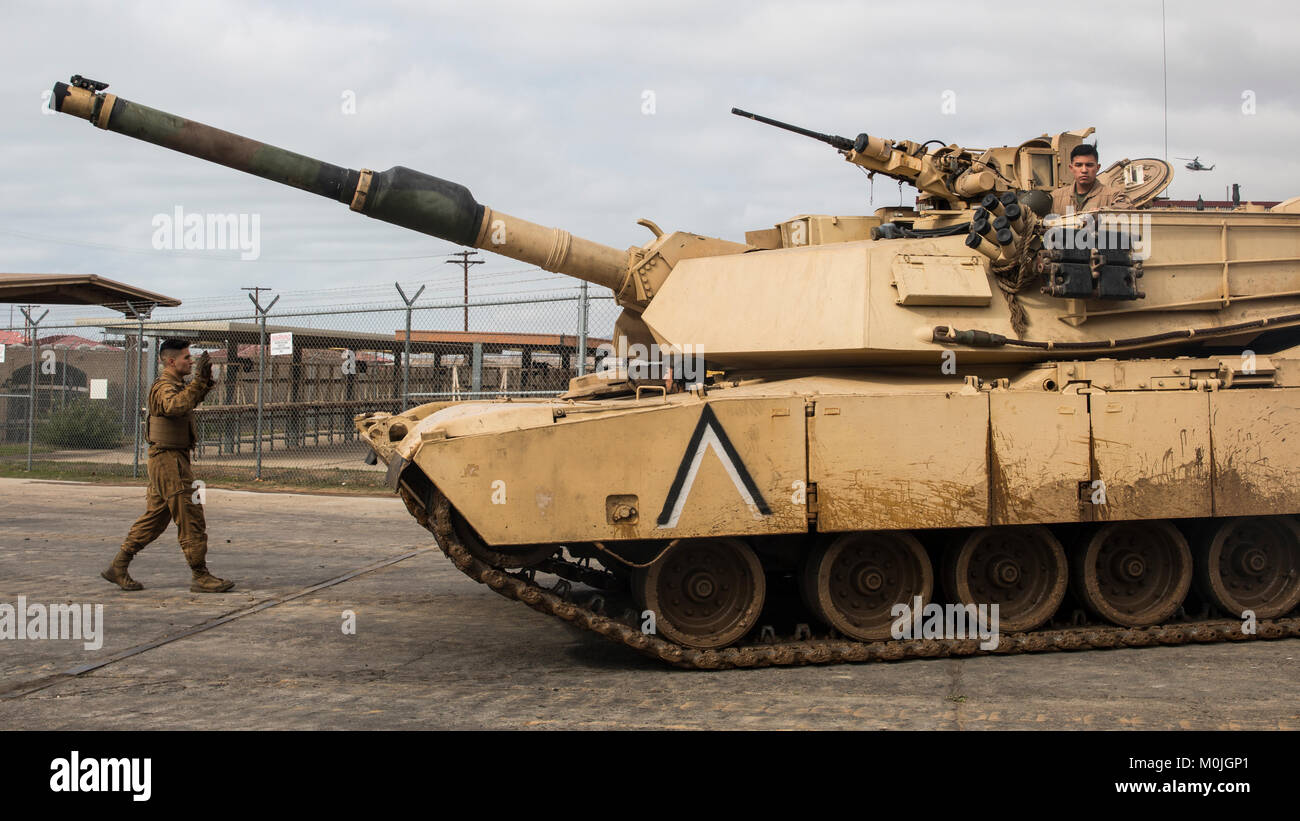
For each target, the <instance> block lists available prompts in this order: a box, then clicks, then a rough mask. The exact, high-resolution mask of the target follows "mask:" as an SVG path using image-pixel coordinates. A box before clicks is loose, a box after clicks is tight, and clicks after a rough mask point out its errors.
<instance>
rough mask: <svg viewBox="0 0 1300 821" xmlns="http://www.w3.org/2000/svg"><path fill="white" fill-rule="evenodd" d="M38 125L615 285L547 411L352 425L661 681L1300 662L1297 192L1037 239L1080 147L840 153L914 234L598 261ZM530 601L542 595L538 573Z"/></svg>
mask: <svg viewBox="0 0 1300 821" xmlns="http://www.w3.org/2000/svg"><path fill="white" fill-rule="evenodd" d="M53 105H54V107H55V108H56V109H57V110H59V111H63V112H65V113H68V114H73V115H76V116H79V117H82V118H84V119H88V120H89V121H90V122H91V123H92V124H94V125H96V126H98V127H99V128H102V129H107V130H109V131H116V132H118V133H121V134H125V135H127V136H131V137H135V138H137V139H141V140H145V141H148V142H152V143H155V144H157V145H161V146H164V147H166V148H171V149H174V150H177V151H181V152H184V153H187V154H191V155H193V156H196V157H199V158H201V159H206V160H209V161H212V162H217V163H220V164H223V165H227V166H229V167H231V168H235V169H237V170H240V171H245V172H248V173H251V174H256V175H258V176H261V177H264V178H266V179H270V180H275V181H277V182H282V183H285V184H287V185H292V186H295V187H297V188H302V189H304V190H306V191H310V192H313V193H316V194H320V195H322V196H327V197H331V198H333V199H336V200H338V201H339V202H341V203H344V204H346V205H348V206H349V207H350V208H351V209H352V210H354V211H359V212H361V213H362V214H365V215H366V216H369V217H373V218H375V219H380V220H384V221H387V222H391V223H394V224H397V225H401V226H404V227H407V228H410V229H412V230H415V231H420V232H423V233H426V234H430V235H432V236H436V237H440V238H442V239H445V240H448V241H451V242H455V243H459V244H461V245H467V246H473V247H475V248H482V249H485V250H490V251H495V252H497V253H500V254H503V255H505V256H508V257H512V258H514V259H518V260H523V261H525V262H528V263H531V264H534V265H537V266H540V267H542V268H544V269H546V270H548V271H557V272H560V273H564V274H568V275H570V276H574V277H577V278H580V279H583V280H587V281H588V282H592V283H595V284H598V285H603V286H606V287H608V288H610V289H611V290H612V291H613V292H614V294H615V296H616V298H617V300H618V303H619V304H620V305H621V306H622V308H623V313H622V315H621V317H620V318H619V320H618V322H617V323H616V326H615V340H614V354H613V355H611V356H609V357H607V358H606V359H605V360H604V361H602V362H601V367H600V368H599V370H598V372H596V373H592V374H588V375H586V376H582V377H578V378H575V379H573V380H572V382H571V384H570V388H569V391H568V392H567V393H566V394H564V395H562V396H559V397H556V398H550V399H540V400H518V399H511V400H505V401H482V402H477V401H476V402H459V403H434V404H428V405H423V406H420V407H417V408H413V409H411V410H409V411H407V412H405V413H401V414H388V413H372V414H367V415H363V416H360V417H358V418H357V420H356V426H357V428H358V430H359V431H360V432H361V433H362V435H363V436H364V438H365V440H366V441H367V442H368V443H369V445H370V447H371V448H372V449H373V451H374V453H375V454H376V455H377V457H378V458H379V459H381V460H382V461H383V462H385V463H386V464H387V466H388V479H389V482H390V484H391V486H392V487H393V488H394V490H395V491H396V492H398V493H400V494H401V496H402V498H403V499H404V500H405V503H406V505H407V507H408V508H409V510H410V511H411V513H412V515H414V516H415V518H416V519H417V520H418V521H419V522H420V523H421V524H423V525H425V526H426V527H427V528H429V529H430V530H431V531H432V532H433V533H434V535H435V536H436V538H437V540H438V543H439V545H440V546H441V548H442V549H443V550H444V552H446V553H447V555H448V556H449V557H450V558H451V559H452V561H453V562H454V563H455V564H456V566H457V567H458V568H460V569H461V570H462V571H464V572H465V573H466V574H467V575H469V576H470V577H472V578H474V579H475V580H477V581H479V582H482V583H485V584H487V585H489V586H490V587H491V588H492V589H494V590H496V591H497V592H499V593H501V594H502V595H504V596H507V597H509V598H513V599H517V600H519V601H522V602H524V603H526V604H528V605H529V606H531V607H533V608H535V609H538V610H541V611H543V612H547V613H550V614H552V615H555V616H557V617H559V618H562V619H565V620H567V621H570V622H573V623H575V624H577V625H579V626H581V627H584V628H586V629H589V630H592V631H594V632H597V633H600V634H602V635H604V636H606V637H609V638H611V639H613V640H615V641H620V642H623V643H625V644H627V645H628V646H630V647H633V648H636V649H637V650H640V651H642V652H646V653H649V654H651V655H654V656H656V657H658V658H661V659H664V660H665V661H668V662H671V663H673V664H677V665H681V666H694V667H727V666H756V665H767V664H796V663H817V662H830V661H857V660H867V659H895V658H906V657H911V656H938V655H954V654H970V653H978V652H1002V653H1005V652H1017V651H1032V650H1049V649H1085V648H1091V647H1116V646H1141V645H1152V644H1173V643H1180V642H1189V641H1200V642H1203V641H1214V640H1228V639H1249V638H1276V637H1281V636H1295V635H1300V619H1297V618H1296V613H1295V610H1296V607H1297V604H1300V526H1298V525H1297V523H1296V519H1295V515H1296V514H1297V513H1300V198H1296V199H1291V200H1288V201H1286V202H1284V203H1281V204H1280V205H1277V206H1275V207H1273V208H1271V209H1263V208H1259V207H1255V206H1251V205H1246V206H1243V207H1239V208H1236V209H1233V210H1230V211H1192V210H1175V209H1171V208H1162V207H1160V201H1159V200H1157V199H1155V198H1156V197H1157V195H1158V194H1159V193H1160V192H1161V191H1163V190H1164V189H1165V188H1166V187H1167V186H1168V184H1169V181H1170V179H1171V178H1172V169H1171V168H1170V166H1169V165H1168V164H1167V163H1165V162H1163V161H1161V160H1154V159H1141V160H1134V161H1128V160H1124V161H1121V162H1118V163H1115V164H1113V165H1111V166H1110V167H1108V168H1107V169H1105V170H1104V171H1102V172H1101V174H1100V175H1099V177H1098V180H1099V182H1100V183H1101V184H1103V185H1106V186H1111V187H1114V188H1116V189H1119V190H1121V191H1122V192H1123V193H1124V195H1125V197H1124V200H1125V201H1126V207H1124V208H1112V209H1107V210H1104V211H1098V212H1091V213H1081V214H1074V213H1068V214H1052V213H1049V211H1050V207H1051V201H1052V200H1051V197H1050V193H1051V191H1052V190H1054V189H1055V188H1057V187H1058V186H1060V185H1064V184H1068V183H1070V182H1071V178H1070V174H1069V162H1070V152H1071V151H1072V150H1073V149H1074V148H1075V147H1076V146H1078V145H1079V144H1081V143H1082V141H1083V140H1084V138H1086V137H1087V136H1088V135H1089V134H1090V133H1091V132H1092V129H1084V130H1079V131H1067V132H1062V133H1058V134H1056V135H1046V134H1044V135H1043V136H1041V137H1035V138H1032V139H1028V140H1025V141H1024V142H1022V143H1020V144H1018V145H1010V146H1004V147H997V148H990V149H972V148H966V147H962V146H959V145H935V144H934V142H935V141H931V142H929V143H923V144H918V143H915V142H912V141H909V140H892V139H887V138H883V137H879V136H873V135H867V134H861V135H858V137H857V138H855V139H852V140H850V139H848V138H844V137H836V136H831V135H825V134H818V133H816V132H812V131H808V130H807V129H801V128H798V127H795V126H788V125H786V124H784V123H780V122H778V121H775V120H768V119H767V118H762V117H758V116H757V115H751V114H748V113H747V112H741V111H738V110H737V111H736V112H735V113H737V114H740V115H742V116H746V117H750V118H753V119H756V120H760V121H762V122H766V123H768V124H772V125H777V126H779V127H782V128H787V129H788V130H792V131H796V132H798V133H801V134H805V135H807V136H811V137H814V138H817V139H820V140H822V141H824V142H827V143H829V144H830V145H831V146H832V147H833V148H834V149H835V150H837V151H839V152H840V153H841V154H842V155H843V156H844V157H845V159H846V160H847V161H848V162H850V163H852V164H855V165H858V166H860V167H861V168H863V169H865V170H866V171H867V172H869V173H873V174H884V175H886V176H889V177H891V178H894V179H898V180H902V181H906V182H908V183H910V184H912V185H913V186H915V187H916V189H917V191H918V196H917V203H916V206H915V207H914V208H902V207H900V208H882V209H879V210H877V211H876V212H875V213H874V214H873V215H869V216H826V215H815V214H812V215H801V216H797V217H794V218H792V219H790V220H787V221H785V222H783V223H781V224H779V225H776V226H774V227H771V228H766V229H759V230H755V231H751V232H749V233H748V234H747V235H746V237H745V240H744V241H743V242H739V241H734V240H724V239H716V238H712V237H705V236H700V235H698V234H691V233H687V232H682V231H676V232H671V233H667V232H664V231H662V230H660V229H659V228H658V226H656V225H655V224H654V223H653V222H650V221H649V220H642V221H641V222H642V224H644V225H645V226H646V227H647V228H648V229H649V230H650V232H651V233H652V235H653V236H652V237H651V238H650V240H649V241H648V242H646V243H645V245H642V246H640V247H634V248H629V249H627V250H619V249H616V248H612V247H609V246H606V245H602V244H599V243H595V242H591V241H588V240H584V239H581V238H578V237H574V236H572V235H570V234H569V233H567V232H566V231H563V230H560V229H554V228H546V227H543V226H540V225H537V224H535V223H532V222H528V221H525V220H522V219H519V218H517V217H513V216H510V215H508V214H505V213H502V212H500V211H496V210H494V209H492V208H489V207H487V206H485V205H482V204H480V203H478V202H477V201H476V200H475V199H474V197H473V195H472V194H471V193H470V192H469V190H468V189H466V188H465V187H464V186H461V185H458V184H456V183H451V182H447V181H446V180H442V179H438V178H436V177H432V176H429V175H427V174H423V173H420V172H418V171H413V170H411V169H408V168H402V167H397V168H392V169H389V170H387V171H382V172H376V171H370V170H366V169H361V170H352V169H348V168H343V167H340V166H334V165H330V164H328V163H324V162H320V161H317V160H313V159H310V158H308V157H304V156H301V155H299V154H294V153H292V152H289V151H285V150H283V149H279V148H275V147H272V146H268V145H266V144H263V143H259V142H256V141H254V140H250V139H247V138H244V137H240V136H237V135H234V134H231V133H228V132H225V131H220V130H217V129H214V128H211V127H209V126H206V125H202V124H199V123H196V122H193V121H190V120H186V119H183V118H180V117H177V116H174V115H171V114H166V113H164V112H161V111H157V110H154V109H151V108H147V107H145V106H142V105H139V104H137V103H133V102H128V101H127V100H124V99H121V98H119V97H116V96H114V95H113V94H110V93H107V92H106V91H104V86H103V84H99V83H95V82H94V81H87V80H83V79H82V78H80V77H77V78H74V81H73V82H72V83H71V84H63V83H59V84H57V85H56V86H55V89H54V99H53ZM547 577H552V581H549V582H544V581H543V579H545V578H547Z"/></svg>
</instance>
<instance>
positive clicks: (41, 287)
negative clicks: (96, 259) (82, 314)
mask: <svg viewBox="0 0 1300 821" xmlns="http://www.w3.org/2000/svg"><path fill="white" fill-rule="evenodd" d="M0 302H4V303H9V302H13V303H18V302H30V303H33V304H36V305H103V306H105V307H107V308H112V309H113V310H115V311H121V312H122V313H124V314H127V315H130V316H133V315H134V313H135V312H134V310H133V307H132V306H136V307H139V308H140V310H141V312H143V313H148V311H151V310H153V308H154V306H156V305H162V306H164V307H167V308H174V307H176V306H177V305H180V304H181V301H180V300H179V299H175V298H173V297H169V296H163V295H162V294H155V293H154V292H152V291H146V290H144V289H143V288H136V287H135V286H133V285H125V284H123V283H121V282H115V281H113V280H111V279H104V278H103V277H101V276H97V275H95V274H0Z"/></svg>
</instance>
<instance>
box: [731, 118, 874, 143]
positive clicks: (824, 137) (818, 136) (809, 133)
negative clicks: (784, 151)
mask: <svg viewBox="0 0 1300 821" xmlns="http://www.w3.org/2000/svg"><path fill="white" fill-rule="evenodd" d="M731 113H732V114H735V115H736V116H737V117H748V118H749V119H751V120H755V121H757V122H760V123H764V124H765V125H772V126H776V127H777V128H784V129H785V130H786V131H793V132H794V133H796V134H802V135H803V136H805V137H812V138H813V139H814V140H821V141H822V142H824V143H826V144H827V145H829V146H832V147H834V148H837V149H839V150H840V151H852V150H853V140H850V139H849V138H848V137H837V136H835V135H834V134H822V133H820V132H817V131H813V130H811V129H808V128H800V127H799V126H797V125H791V124H790V123H783V122H781V121H780V120H773V119H772V118H770V117H764V116H763V115H761V114H753V113H750V112H748V111H742V110H741V109H739V108H733V109H731Z"/></svg>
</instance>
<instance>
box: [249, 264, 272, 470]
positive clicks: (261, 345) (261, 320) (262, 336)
mask: <svg viewBox="0 0 1300 821" xmlns="http://www.w3.org/2000/svg"><path fill="white" fill-rule="evenodd" d="M246 290H251V291H253V293H251V294H249V295H248V299H249V301H251V302H252V303H253V309H254V310H256V311H257V316H258V338H257V341H258V346H257V347H258V355H257V431H256V433H254V437H255V439H254V452H255V453H256V454H257V467H256V472H255V474H254V478H256V479H258V480H259V481H260V480H261V478H262V406H263V401H262V393H263V391H264V389H265V386H266V315H267V314H268V313H270V311H271V309H272V308H273V307H275V303H277V302H279V301H280V296H279V294H277V295H276V297H275V299H273V300H271V303H270V304H269V305H267V306H266V307H265V308H263V307H262V303H261V302H260V301H259V300H258V297H260V296H261V295H262V294H261V292H262V291H264V290H267V289H265V288H255V289H253V288H250V289H246ZM271 435H272V436H275V431H272V432H271Z"/></svg>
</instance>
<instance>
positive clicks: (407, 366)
mask: <svg viewBox="0 0 1300 821" xmlns="http://www.w3.org/2000/svg"><path fill="white" fill-rule="evenodd" d="M465 270H466V271H468V270H469V268H466V269H465ZM465 282H466V286H465V287H466V288H468V287H469V280H468V279H466V280H465ZM393 284H394V285H396V286H397V293H399V294H401V295H402V301H403V302H405V303H406V340H405V341H404V342H403V343H402V410H406V397H407V396H408V395H410V393H411V384H410V383H411V311H412V310H413V307H412V306H414V305H415V300H417V299H419V298H420V294H422V293H424V286H423V285H421V286H420V290H418V291H416V292H415V296H413V297H411V298H410V299H407V298H406V291H403V290H402V284H401V283H400V282H394V283H393ZM466 294H467V296H466V301H467V302H468V299H469V297H468V291H467V292H466Z"/></svg>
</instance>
